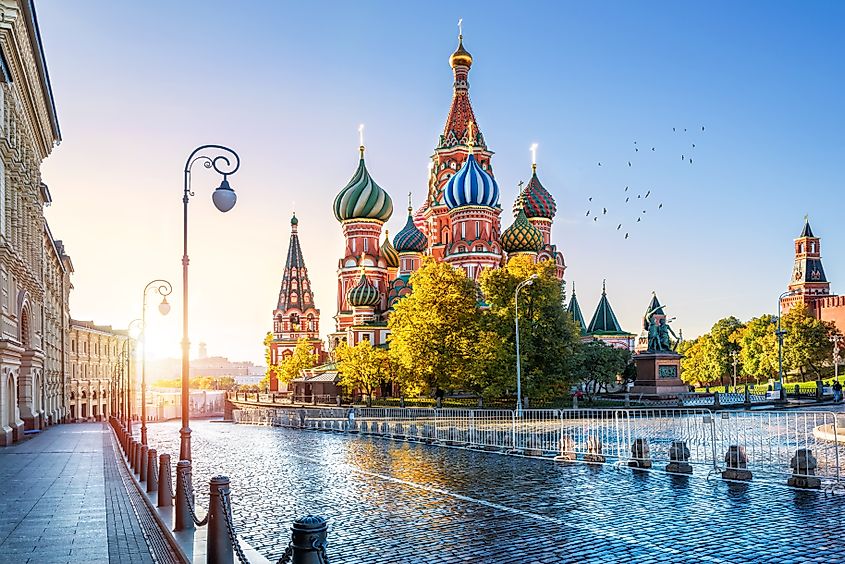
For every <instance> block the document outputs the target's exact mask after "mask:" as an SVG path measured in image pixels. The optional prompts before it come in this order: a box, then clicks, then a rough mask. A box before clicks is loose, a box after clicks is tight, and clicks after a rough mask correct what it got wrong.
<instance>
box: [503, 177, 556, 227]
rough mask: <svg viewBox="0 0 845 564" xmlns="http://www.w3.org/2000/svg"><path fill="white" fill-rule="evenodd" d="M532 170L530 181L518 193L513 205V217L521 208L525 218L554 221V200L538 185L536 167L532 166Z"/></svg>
mask: <svg viewBox="0 0 845 564" xmlns="http://www.w3.org/2000/svg"><path fill="white" fill-rule="evenodd" d="M533 168H534V174H532V175H531V180H529V181H528V184H526V186H525V188H523V189H522V191H521V192H520V193H519V198H517V199H516V202H514V204H513V214H514V216H515V215H517V214H518V213H519V209H520V208H522V209H524V210H525V217H528V218H535V217H543V218H546V219H554V217H555V213H556V212H557V204H555V199H554V198H552V195H551V194H549V192H548V190H546V189H545V188H544V187H543V185H542V184H540V179H539V178H537V165H534V167H533Z"/></svg>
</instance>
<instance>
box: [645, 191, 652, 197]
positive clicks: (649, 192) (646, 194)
mask: <svg viewBox="0 0 845 564" xmlns="http://www.w3.org/2000/svg"><path fill="white" fill-rule="evenodd" d="M649 194H651V190H649V191H648V192H646V193H645V197H646V198H648V195H649Z"/></svg>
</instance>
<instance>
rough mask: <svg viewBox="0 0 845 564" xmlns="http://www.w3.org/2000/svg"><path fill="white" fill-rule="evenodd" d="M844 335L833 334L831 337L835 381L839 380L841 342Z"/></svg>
mask: <svg viewBox="0 0 845 564" xmlns="http://www.w3.org/2000/svg"><path fill="white" fill-rule="evenodd" d="M843 338H845V337H842V335H833V336H832V337H830V342H831V343H833V378H834V381H836V382H838V381H839V351H840V350H841V349H840V348H839V343H840V342H841V341H842V339H843Z"/></svg>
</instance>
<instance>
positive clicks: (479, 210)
mask: <svg viewBox="0 0 845 564" xmlns="http://www.w3.org/2000/svg"><path fill="white" fill-rule="evenodd" d="M449 64H450V66H451V68H452V73H453V78H454V81H453V85H452V104H451V106H450V108H449V113H448V116H447V118H446V124H445V127H444V128H443V133H442V134H441V135H440V137H439V139H438V142H437V144H436V146H435V148H434V153H433V154H432V156H431V163H430V174H429V178H428V185H427V187H426V196H425V200H424V202H423V204H422V205H421V206H420V207H419V208H418V209H417V210H416V211H413V207H412V206H411V205H410V201H409V207H408V217H407V221H406V223H405V226H404V228H403V229H402V230H401V231H399V233H397V234H396V236H395V237H394V238H393V241H392V242H391V241H390V239H389V238H388V236H387V233H385V235H384V239H382V228H383V226H384V224H385V223H386V222H387V221H388V220H389V219H390V217H391V215H392V213H393V201H392V199H391V197H390V195H389V194H388V192H387V191H386V190H385V189H383V188H382V187H380V186H379V185H378V184H377V183H376V182H375V180H373V178H372V176H371V175H370V172H369V171H368V170H367V166H366V163H365V159H364V147H363V144H362V146H361V147H360V159H359V162H358V168H357V169H356V171H355V173H354V175H353V176H352V179H351V180H350V181H349V183H348V184H347V185H346V186H345V187H344V188H343V189H342V190H341V191H340V193H339V194H338V195H337V197H336V198H335V201H334V214H335V218H336V219H337V221H338V222H340V224H341V229H342V230H343V235H344V238H345V240H346V244H345V249H344V252H343V256H342V258H341V259H340V260H339V262H338V287H337V315H336V316H335V323H336V331H335V333H332V334H331V335H330V338H329V347H330V348H334V347H335V346H337V344H338V343H340V342H341V341H346V342H348V343H349V344H355V343H358V342H360V341H362V340H369V341H370V342H371V343H373V344H374V345H383V344H385V343H386V341H387V335H388V330H387V317H388V316H389V314H390V310H391V307H392V305H393V304H394V303H395V302H396V301H397V300H399V299H401V297H402V296H404V295H406V294H408V293H409V292H410V287H409V281H410V276H411V274H412V273H413V272H414V271H415V270H416V269H417V268H419V266H420V262H421V260H422V257H423V256H429V257H432V258H434V259H435V260H437V261H444V262H447V263H449V264H451V265H453V266H455V267H458V268H462V269H463V270H464V271H465V272H466V274H467V276H468V277H470V278H472V279H473V280H478V278H479V276H480V275H481V273H482V272H483V271H484V270H485V269H491V268H499V267H501V266H503V265H504V264H505V263H506V261H507V260H508V258H509V257H511V256H514V255H520V254H528V255H530V256H532V257H534V258H535V260H551V261H554V263H555V265H556V272H557V276H558V278H559V279H561V280H562V279H563V275H564V271H565V269H566V264H565V262H564V258H563V254H562V253H561V252H560V251H558V250H557V247H556V246H555V245H554V244H553V243H552V224H553V222H554V216H555V213H556V211H557V207H556V204H555V201H554V198H553V197H552V196H551V194H550V193H549V192H548V191H547V190H546V189H545V187H543V185H542V183H541V182H540V180H539V178H538V177H537V167H536V163H535V164H534V166H533V167H532V175H531V178H530V181H529V182H528V184H526V185H525V186H524V187H523V188H521V190H520V193H519V196H518V197H517V200H516V202H515V203H514V206H513V213H514V217H515V220H514V222H513V224H512V225H511V226H510V227H508V228H507V229H506V230H505V231H504V232H502V230H501V214H502V206H501V205H500V203H499V185H498V183H497V182H496V179H495V177H494V174H493V165H492V160H491V159H492V156H493V152H492V151H491V150H490V149H489V147H488V145H487V142H486V139H485V137H484V135H483V134H482V132H481V130H480V129H479V128H478V122H477V120H476V118H475V113H474V111H473V108H472V104H471V103H470V99H469V79H468V77H469V72H470V68H471V67H472V64H473V58H472V56H471V55H470V54H469V52H468V51H467V50H466V49H465V48H464V46H463V37H462V36H459V37H458V48H457V49H456V50H455V52H454V53H452V55H451V57H450V58H449ZM409 197H410V195H409Z"/></svg>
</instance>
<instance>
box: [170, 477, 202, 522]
mask: <svg viewBox="0 0 845 564" xmlns="http://www.w3.org/2000/svg"><path fill="white" fill-rule="evenodd" d="M190 487H191V461H190V460H180V461H179V462H177V463H176V526H175V527H174V528H173V530H174V531H186V530H190V529H195V528H196V527H195V526H194V520H193V519H192V518H191V506H190V505H189V504H191V503H193V502H194V500H193V495H191V489H190Z"/></svg>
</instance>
